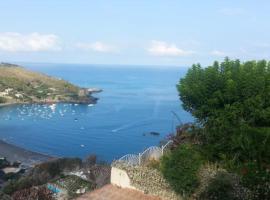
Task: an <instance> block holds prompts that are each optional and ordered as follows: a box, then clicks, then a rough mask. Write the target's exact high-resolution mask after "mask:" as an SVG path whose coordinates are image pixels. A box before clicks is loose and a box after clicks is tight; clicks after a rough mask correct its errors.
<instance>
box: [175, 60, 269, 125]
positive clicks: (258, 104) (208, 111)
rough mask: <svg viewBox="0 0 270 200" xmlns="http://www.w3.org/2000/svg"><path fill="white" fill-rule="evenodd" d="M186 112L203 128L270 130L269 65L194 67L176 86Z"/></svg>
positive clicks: (230, 62)
mask: <svg viewBox="0 0 270 200" xmlns="http://www.w3.org/2000/svg"><path fill="white" fill-rule="evenodd" d="M178 91H179V93H180V99H181V100H182V102H183V107H184V109H185V110H187V111H189V112H191V113H192V115H193V116H194V117H195V118H196V119H197V120H198V121H199V122H200V123H201V124H202V125H205V126H211V127H213V126H214V125H215V126H217V127H220V128H227V127H228V125H230V126H232V125H239V123H244V124H247V125H249V126H251V127H268V126H270V63H269V62H266V61H265V60H262V61H257V62H256V61H248V62H245V63H240V61H239V60H229V59H228V58H226V59H225V61H224V62H222V63H218V62H214V64H213V65H212V66H209V67H206V68H202V67H201V66H200V64H197V65H193V66H192V68H191V69H189V70H188V73H187V75H186V76H185V77H184V78H183V79H181V80H180V83H179V85H178Z"/></svg>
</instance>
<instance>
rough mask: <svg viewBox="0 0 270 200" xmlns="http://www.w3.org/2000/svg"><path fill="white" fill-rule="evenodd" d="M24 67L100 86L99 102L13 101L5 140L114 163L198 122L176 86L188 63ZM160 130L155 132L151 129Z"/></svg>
mask: <svg viewBox="0 0 270 200" xmlns="http://www.w3.org/2000/svg"><path fill="white" fill-rule="evenodd" d="M23 66H24V67H26V68H27V69H30V70H34V71H37V72H41V73H45V74H48V75H51V76H55V77H57V78H61V79H64V80H67V81H70V82H71V83H73V84H76V85H78V86H81V87H86V88H100V89H102V90H103V91H102V92H101V93H96V94H94V96H95V97H97V98H99V100H98V102H97V104H95V105H92V104H89V105H87V104H68V103H58V104H56V105H39V104H26V105H13V106H8V107H2V108H0V139H2V140H4V141H6V142H8V143H11V144H14V145H17V146H19V147H23V148H25V149H28V150H31V151H35V152H39V153H43V154H48V155H52V156H57V157H80V158H85V157H87V156H88V155H91V154H95V155H97V157H98V158H99V160H102V161H106V162H111V161H113V160H115V159H118V158H120V157H122V156H124V155H126V154H137V153H139V152H142V151H143V150H145V149H146V148H148V147H150V146H157V145H159V144H160V141H162V140H164V139H167V138H168V135H170V134H172V133H174V132H175V128H176V126H177V125H179V124H181V123H186V122H192V121H193V118H192V116H191V115H190V114H189V113H187V112H186V111H184V110H183V108H182V106H181V101H180V100H179V95H178V92H177V88H176V85H177V84H178V82H179V80H180V78H181V77H183V76H184V75H185V73H186V72H187V68H186V67H170V66H168V67H165V66H163V67H160V66H125V65H80V64H40V63H39V64H36V63H35V64H34V63H24V64H23ZM153 132H154V133H155V134H151V133H153Z"/></svg>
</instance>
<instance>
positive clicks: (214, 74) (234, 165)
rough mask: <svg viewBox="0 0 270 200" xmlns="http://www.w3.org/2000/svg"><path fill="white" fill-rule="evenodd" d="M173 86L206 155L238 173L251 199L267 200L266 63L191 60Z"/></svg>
mask: <svg viewBox="0 0 270 200" xmlns="http://www.w3.org/2000/svg"><path fill="white" fill-rule="evenodd" d="M177 88H178V91H179V96H180V99H181V101H182V103H183V108H184V109H185V110H186V111H188V112H190V113H191V114H192V115H193V116H194V117H195V119H196V121H197V123H198V127H199V129H200V131H199V133H200V138H201V144H202V145H201V146H200V147H199V149H200V150H202V151H203V154H204V156H205V157H206V159H208V160H209V161H210V162H212V161H213V162H218V163H221V164H222V165H223V166H224V167H225V168H227V169H228V170H231V171H233V172H236V173H238V174H239V175H240V176H241V180H242V182H243V183H244V185H245V186H247V187H248V188H249V189H250V190H251V191H252V194H253V195H254V197H252V198H251V199H270V189H269V186H270V62H266V61H265V60H262V61H248V62H244V63H241V62H240V61H239V60H229V59H228V58H226V59H225V60H224V62H222V63H218V62H214V64H213V65H212V66H209V67H206V68H202V67H201V66H200V64H196V65H193V66H192V68H190V69H189V70H188V72H187V74H186V76H185V77H184V78H182V79H181V80H180V82H179V84H178V86H177Z"/></svg>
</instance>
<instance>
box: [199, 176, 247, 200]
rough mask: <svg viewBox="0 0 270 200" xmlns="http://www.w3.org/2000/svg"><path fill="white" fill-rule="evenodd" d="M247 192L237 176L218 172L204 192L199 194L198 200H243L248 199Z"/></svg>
mask: <svg viewBox="0 0 270 200" xmlns="http://www.w3.org/2000/svg"><path fill="white" fill-rule="evenodd" d="M248 194H249V193H248V191H247V190H245V188H243V187H242V186H241V185H240V184H239V179H238V177H237V176H234V175H233V174H230V173H227V172H218V173H217V174H216V176H215V177H214V178H212V179H211V180H210V182H209V184H208V185H207V186H206V187H205V190H204V191H203V192H201V193H200V195H199V198H198V199H199V200H229V199H230V200H244V199H248V198H249V197H248Z"/></svg>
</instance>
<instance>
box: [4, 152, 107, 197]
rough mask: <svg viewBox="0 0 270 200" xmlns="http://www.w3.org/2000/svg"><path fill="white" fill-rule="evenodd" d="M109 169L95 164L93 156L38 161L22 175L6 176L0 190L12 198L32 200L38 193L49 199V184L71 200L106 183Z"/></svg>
mask: <svg viewBox="0 0 270 200" xmlns="http://www.w3.org/2000/svg"><path fill="white" fill-rule="evenodd" d="M109 172H110V166H108V165H106V164H99V163H97V162H96V159H95V157H93V156H90V157H89V158H87V159H86V160H81V159H79V158H59V159H54V160H51V161H48V162H43V163H40V164H38V165H36V166H34V167H33V168H30V169H28V170H27V171H26V172H25V173H23V174H17V176H10V177H9V178H8V179H5V181H6V182H5V184H4V185H3V188H2V190H0V191H1V192H2V193H3V195H4V194H5V195H6V196H7V195H10V196H11V197H13V199H14V200H20V197H25V198H29V199H32V198H33V200H34V199H35V198H34V197H39V196H41V197H42V199H44V200H50V199H52V194H53V193H54V192H53V191H52V190H51V189H50V188H48V184H50V185H54V186H55V187H56V188H59V189H58V190H61V192H62V193H63V194H64V196H65V198H66V199H73V198H75V197H76V196H78V195H80V194H81V193H85V192H87V191H89V190H93V189H95V188H99V187H102V186H103V185H105V184H108V183H109V180H110V173H109ZM0 189H1V188H0ZM44 196H46V198H45V197H44Z"/></svg>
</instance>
